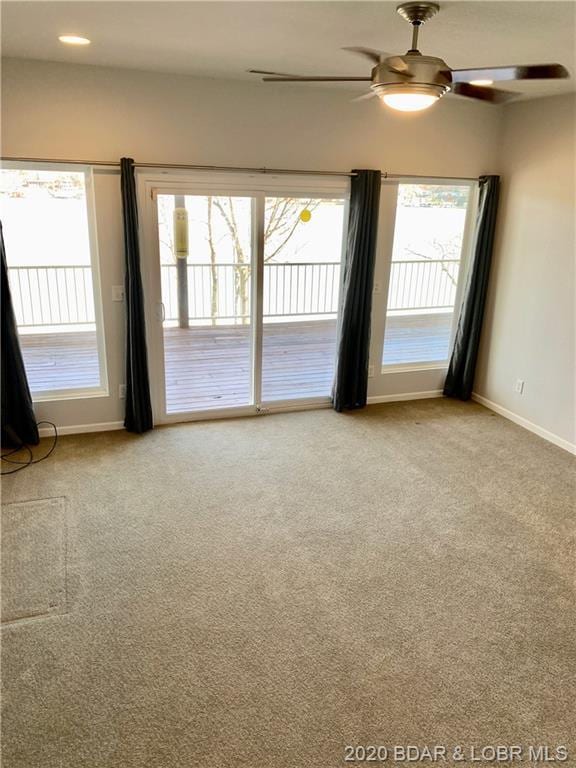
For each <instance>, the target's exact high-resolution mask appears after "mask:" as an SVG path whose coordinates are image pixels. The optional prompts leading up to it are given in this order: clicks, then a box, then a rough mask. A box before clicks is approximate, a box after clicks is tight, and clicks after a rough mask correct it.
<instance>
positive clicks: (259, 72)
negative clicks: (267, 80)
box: [248, 69, 298, 77]
mask: <svg viewBox="0 0 576 768" xmlns="http://www.w3.org/2000/svg"><path fill="white" fill-rule="evenodd" d="M248 72H249V73H250V74H251V75H274V76H275V77H298V75H292V74H289V73H288V72H268V70H266V69H249V70H248Z"/></svg>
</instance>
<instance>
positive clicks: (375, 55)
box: [342, 45, 388, 64]
mask: <svg viewBox="0 0 576 768" xmlns="http://www.w3.org/2000/svg"><path fill="white" fill-rule="evenodd" d="M342 50H343V51H350V53H359V54H360V56H364V57H365V58H366V59H370V61H371V62H372V63H373V64H380V63H381V62H383V61H384V59H385V58H387V57H388V54H387V53H383V52H382V51H376V50H375V49H374V48H364V47H363V46H361V45H351V46H346V47H345V48H342Z"/></svg>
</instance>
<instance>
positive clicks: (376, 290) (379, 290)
mask: <svg viewBox="0 0 576 768" xmlns="http://www.w3.org/2000/svg"><path fill="white" fill-rule="evenodd" d="M372 290H373V292H374V293H382V283H381V282H380V280H374V288H373V289H372Z"/></svg>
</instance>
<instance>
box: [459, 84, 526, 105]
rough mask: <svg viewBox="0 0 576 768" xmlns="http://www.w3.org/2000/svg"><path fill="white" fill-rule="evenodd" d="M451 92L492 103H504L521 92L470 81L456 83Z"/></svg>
mask: <svg viewBox="0 0 576 768" xmlns="http://www.w3.org/2000/svg"><path fill="white" fill-rule="evenodd" d="M450 92H451V93H454V94H455V95H456V96H467V97H468V98H470V99H479V100H480V101H489V102H491V103H492V104H504V103H505V102H506V101H510V99H514V98H515V97H516V96H518V95H519V94H517V93H513V92H512V91H501V90H500V89H498V88H485V87H483V86H481V85H470V83H454V84H453V85H452V87H451V88H450Z"/></svg>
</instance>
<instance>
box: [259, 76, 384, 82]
mask: <svg viewBox="0 0 576 768" xmlns="http://www.w3.org/2000/svg"><path fill="white" fill-rule="evenodd" d="M262 80H264V81H265V82H267V83H371V82H372V78H371V77H338V76H336V77H331V76H330V77H316V76H314V75H312V76H310V77H308V76H307V75H303V76H301V77H298V76H297V77H263V78H262Z"/></svg>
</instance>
